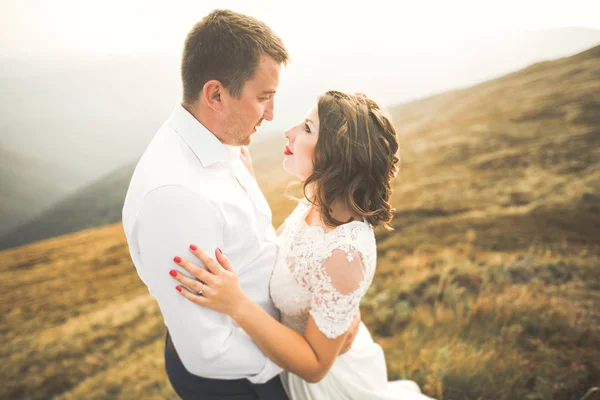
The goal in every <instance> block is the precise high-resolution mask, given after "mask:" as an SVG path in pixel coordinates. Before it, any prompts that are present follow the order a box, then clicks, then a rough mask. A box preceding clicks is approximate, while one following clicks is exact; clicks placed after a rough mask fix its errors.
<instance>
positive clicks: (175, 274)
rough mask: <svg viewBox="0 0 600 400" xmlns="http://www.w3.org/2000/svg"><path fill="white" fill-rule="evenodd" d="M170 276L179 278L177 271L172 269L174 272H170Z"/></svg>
mask: <svg viewBox="0 0 600 400" xmlns="http://www.w3.org/2000/svg"><path fill="white" fill-rule="evenodd" d="M169 274H170V275H171V276H177V271H175V270H173V269H172V270H170V271H169Z"/></svg>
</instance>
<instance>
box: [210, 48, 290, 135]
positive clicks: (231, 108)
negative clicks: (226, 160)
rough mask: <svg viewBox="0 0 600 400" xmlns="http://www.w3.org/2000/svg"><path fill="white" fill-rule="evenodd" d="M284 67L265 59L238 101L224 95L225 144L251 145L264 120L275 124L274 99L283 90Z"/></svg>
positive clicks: (223, 126) (223, 122)
mask: <svg viewBox="0 0 600 400" xmlns="http://www.w3.org/2000/svg"><path fill="white" fill-rule="evenodd" d="M280 72H281V64H279V63H278V62H277V61H275V60H273V59H272V58H271V57H268V56H262V57H261V59H260V62H259V64H258V68H257V70H256V72H255V74H254V77H253V78H252V79H250V80H249V81H247V82H246V83H245V84H244V87H243V88H242V93H241V94H240V96H239V97H238V98H234V97H232V96H231V95H230V94H229V92H228V91H225V93H224V100H225V101H224V103H223V119H222V120H221V126H222V128H223V137H222V140H223V143H225V144H229V145H232V146H242V145H248V144H250V142H251V141H252V138H251V137H252V134H254V133H255V132H256V131H257V130H258V127H259V126H260V124H261V123H262V121H263V120H267V121H271V120H272V119H273V111H274V96H275V92H276V91H277V87H278V86H279V74H280Z"/></svg>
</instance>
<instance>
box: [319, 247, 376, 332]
mask: <svg viewBox="0 0 600 400" xmlns="http://www.w3.org/2000/svg"><path fill="white" fill-rule="evenodd" d="M312 280H313V292H312V298H311V309H310V315H311V316H312V317H313V319H314V320H315V323H316V325H317V327H318V328H319V330H320V331H321V333H323V334H324V335H325V336H326V337H327V338H329V339H335V338H337V337H338V336H340V335H342V334H344V333H346V331H348V329H349V328H350V325H351V324H352V318H353V317H354V314H356V312H357V311H358V308H359V306H360V299H361V298H362V296H363V295H364V292H365V289H364V285H363V282H364V281H365V269H364V263H363V259H362V255H361V253H360V252H359V251H358V250H356V249H355V248H353V247H350V246H347V245H346V246H340V247H336V248H334V249H332V250H331V252H330V253H329V255H328V257H326V258H325V260H324V261H323V264H322V265H321V266H320V268H317V269H316V272H315V274H314V275H313V277H312Z"/></svg>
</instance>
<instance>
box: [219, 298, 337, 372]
mask: <svg viewBox="0 0 600 400" xmlns="http://www.w3.org/2000/svg"><path fill="white" fill-rule="evenodd" d="M230 316H231V317H232V318H233V319H234V320H235V322H237V323H238V325H239V326H240V327H241V328H242V329H243V330H244V331H246V333H247V334H248V335H249V336H250V337H251V338H252V340H253V341H254V342H255V343H256V344H257V345H258V347H259V348H260V349H261V350H262V351H263V353H265V355H266V356H267V357H269V358H270V359H271V361H273V362H274V363H275V364H277V365H279V366H280V367H281V368H283V369H285V370H286V371H290V372H292V373H294V374H296V375H298V376H299V377H301V378H302V379H304V380H305V381H307V382H310V383H316V382H319V381H320V380H321V379H323V377H324V376H325V375H326V374H327V372H328V371H329V369H330V368H331V366H332V365H333V362H334V361H335V359H336V358H337V356H338V354H339V353H340V350H341V348H342V345H343V344H344V339H345V334H342V335H340V336H338V337H337V338H335V339H328V338H327V337H325V335H323V334H322V333H321V332H320V331H319V329H318V328H317V325H316V324H315V322H314V320H313V318H312V317H309V320H308V324H307V326H306V329H305V331H304V336H301V335H300V334H298V333H297V332H296V331H294V330H293V329H290V328H288V327H287V326H285V325H283V324H281V323H280V322H278V321H277V320H275V319H274V318H273V317H271V316H270V315H269V314H268V313H267V312H266V311H265V310H263V309H262V308H261V307H260V306H259V305H258V304H256V303H255V302H253V301H252V300H250V299H248V298H247V297H246V299H245V300H244V303H243V304H240V306H239V308H238V309H237V310H236V312H234V313H233V315H230Z"/></svg>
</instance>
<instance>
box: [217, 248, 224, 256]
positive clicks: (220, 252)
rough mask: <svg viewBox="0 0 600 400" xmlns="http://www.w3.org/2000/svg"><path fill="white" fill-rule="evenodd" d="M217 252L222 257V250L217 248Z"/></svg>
mask: <svg viewBox="0 0 600 400" xmlns="http://www.w3.org/2000/svg"><path fill="white" fill-rule="evenodd" d="M217 252H219V254H220V255H223V250H221V249H220V248H219V247H217Z"/></svg>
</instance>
